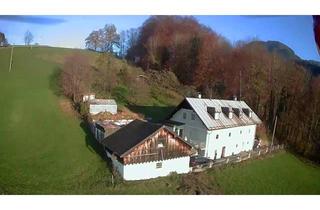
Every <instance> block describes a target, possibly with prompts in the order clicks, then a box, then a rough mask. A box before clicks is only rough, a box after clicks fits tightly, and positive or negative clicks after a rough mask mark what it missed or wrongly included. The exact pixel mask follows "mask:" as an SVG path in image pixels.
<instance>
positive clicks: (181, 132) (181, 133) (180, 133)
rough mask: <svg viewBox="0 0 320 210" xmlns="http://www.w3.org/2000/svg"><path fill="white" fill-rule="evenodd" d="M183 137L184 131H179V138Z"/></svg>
mask: <svg viewBox="0 0 320 210" xmlns="http://www.w3.org/2000/svg"><path fill="white" fill-rule="evenodd" d="M182 135H183V129H180V130H179V136H180V137H182Z"/></svg>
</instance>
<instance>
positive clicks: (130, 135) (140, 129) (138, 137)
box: [101, 119, 163, 157]
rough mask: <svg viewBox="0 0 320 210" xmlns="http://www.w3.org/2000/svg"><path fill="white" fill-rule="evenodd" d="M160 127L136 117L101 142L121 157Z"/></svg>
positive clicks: (160, 126)
mask: <svg viewBox="0 0 320 210" xmlns="http://www.w3.org/2000/svg"><path fill="white" fill-rule="evenodd" d="M162 127H163V125H160V124H154V123H148V122H145V121H142V120H138V119H137V120H134V121H132V122H131V123H129V124H128V125H126V126H124V127H123V128H121V129H119V130H118V131H116V132H115V133H113V134H111V135H110V136H108V137H106V138H105V139H103V140H102V141H101V144H102V145H104V146H105V147H107V148H108V149H109V150H111V151H112V152H114V153H116V154H117V155H118V156H119V157H121V156H122V155H124V154H125V153H126V152H127V151H129V150H130V149H131V148H133V147H134V146H136V145H137V144H139V143H140V142H142V141H143V140H145V139H146V138H148V137H149V136H151V135H152V134H153V133H155V132H156V131H158V130H159V129H160V128H162Z"/></svg>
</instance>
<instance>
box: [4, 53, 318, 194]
mask: <svg viewBox="0 0 320 210" xmlns="http://www.w3.org/2000/svg"><path fill="white" fill-rule="evenodd" d="M75 51H78V52H80V53H84V54H86V55H88V56H90V57H91V58H92V61H94V60H95V58H96V56H98V55H97V54H95V53H92V52H88V51H82V50H80V51H79V50H71V49H61V48H47V47H46V48H44V47H41V48H33V49H32V50H31V49H29V48H22V47H21V48H15V50H14V63H13V68H12V71H11V72H9V71H8V67H9V66H8V64H9V59H10V49H8V48H6V49H3V48H2V49H0V95H1V97H0V116H1V117H0V194H3V193H4V194H188V193H195V192H194V191H192V190H188V189H197V188H198V186H200V185H203V184H206V185H208V186H207V188H210V189H213V191H212V192H211V191H210V192H208V193H217V192H220V193H227V194H229V193H231V194H233V193H235V194H240V193H242V194H248V193H249V194H252V193H257V194H272V193H277V194H280V193H281V194H297V193H299V194H300V193H301V194H308V193H311V194H317V193H319V183H320V182H319V175H318V174H319V173H320V169H319V167H317V166H309V165H305V164H304V163H303V162H301V161H300V160H298V159H297V158H291V155H290V154H287V153H284V154H283V155H275V158H274V159H273V158H269V159H268V160H266V161H260V160H252V161H250V162H248V163H244V164H241V165H239V166H237V167H234V168H233V167H230V168H226V169H222V170H219V171H216V170H210V171H208V172H207V173H203V174H200V175H199V176H200V178H197V179H194V180H193V178H194V174H192V175H183V176H178V175H173V176H169V177H163V178H159V179H152V180H148V181H138V182H123V181H121V180H118V179H115V184H114V185H113V184H112V181H111V180H112V178H111V171H110V170H111V167H110V165H108V163H106V161H105V160H103V158H102V157H103V155H102V154H101V152H102V151H101V150H100V149H99V147H97V145H96V143H95V140H94V139H93V138H92V136H91V134H90V132H89V131H88V130H87V129H86V127H85V126H84V124H83V123H82V122H81V121H80V120H79V119H78V118H77V117H76V116H75V113H73V112H72V109H70V107H69V105H70V104H69V105H68V100H66V99H65V98H64V97H63V96H62V95H59V92H58V91H57V75H58V74H57V73H58V72H59V69H60V68H61V64H62V63H63V60H64V58H65V56H67V55H68V54H71V53H73V52H75ZM164 74H165V73H164ZM148 76H150V78H151V77H152V78H153V79H152V81H154V82H156V81H158V82H157V83H159V84H160V83H163V80H168V78H166V77H164V76H160V75H159V74H156V75H148ZM159 88H160V89H162V90H164V89H166V88H168V87H166V86H161V87H159ZM170 88H171V87H170ZM170 88H169V89H170ZM172 91H173V90H172ZM154 97H159V96H154ZM162 97H165V96H164V95H162ZM159 100H160V99H159V98H158V99H155V98H153V99H150V106H147V107H149V108H150V109H151V108H152V107H153V106H151V105H152V103H154V101H157V102H156V103H159ZM161 100H164V101H163V103H166V101H165V98H164V99H161ZM158 106H159V105H158ZM71 108H72V107H71ZM140 108H141V107H140ZM144 108H145V107H144ZM163 108H165V107H164V106H163ZM154 113H157V112H156V111H155V110H153V113H152V114H154ZM99 154H101V156H100V155H99ZM288 156H289V158H288ZM288 166H290V167H288ZM292 172H293V173H294V174H296V176H292V177H291V178H290V179H288V175H290V174H292ZM247 175H248V176H249V177H250V179H248V177H247ZM261 175H263V176H264V177H261ZM268 177H269V178H268ZM188 180H192V182H188ZM252 180H253V181H252ZM263 180H265V182H264V181H263ZM279 180H281V182H279ZM274 183H278V184H276V185H274ZM301 183H306V184H301ZM190 184H191V185H192V186H190ZM216 187H217V189H216ZM186 189H187V191H185V190H186Z"/></svg>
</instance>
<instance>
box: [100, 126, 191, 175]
mask: <svg viewBox="0 0 320 210" xmlns="http://www.w3.org/2000/svg"><path fill="white" fill-rule="evenodd" d="M101 144H102V145H103V146H104V148H105V151H106V153H107V156H108V157H109V158H111V160H112V164H113V166H114V168H115V169H116V170H117V171H118V172H119V174H120V175H121V176H122V177H123V179H125V180H141V179H150V178H155V177H159V176H167V175H169V174H170V173H172V172H176V173H179V174H180V173H188V172H189V171H190V166H189V165H190V155H191V153H192V152H191V149H192V146H191V145H190V144H188V143H187V142H185V141H184V140H182V139H181V138H179V137H178V136H177V135H176V134H175V133H174V132H172V131H170V130H169V129H167V128H166V127H165V126H164V125H160V124H154V123H149V122H145V121H141V120H134V121H132V122H131V123H129V124H128V125H126V126H124V127H123V128H120V129H119V130H117V131H116V132H114V133H112V134H111V135H110V136H108V137H106V138H105V139H103V140H102V141H101Z"/></svg>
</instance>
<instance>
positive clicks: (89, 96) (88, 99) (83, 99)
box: [82, 93, 96, 102]
mask: <svg viewBox="0 0 320 210" xmlns="http://www.w3.org/2000/svg"><path fill="white" fill-rule="evenodd" d="M95 98H96V95H95V94H92V93H90V94H87V95H83V96H82V101H83V102H86V101H90V100H93V99H95Z"/></svg>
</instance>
